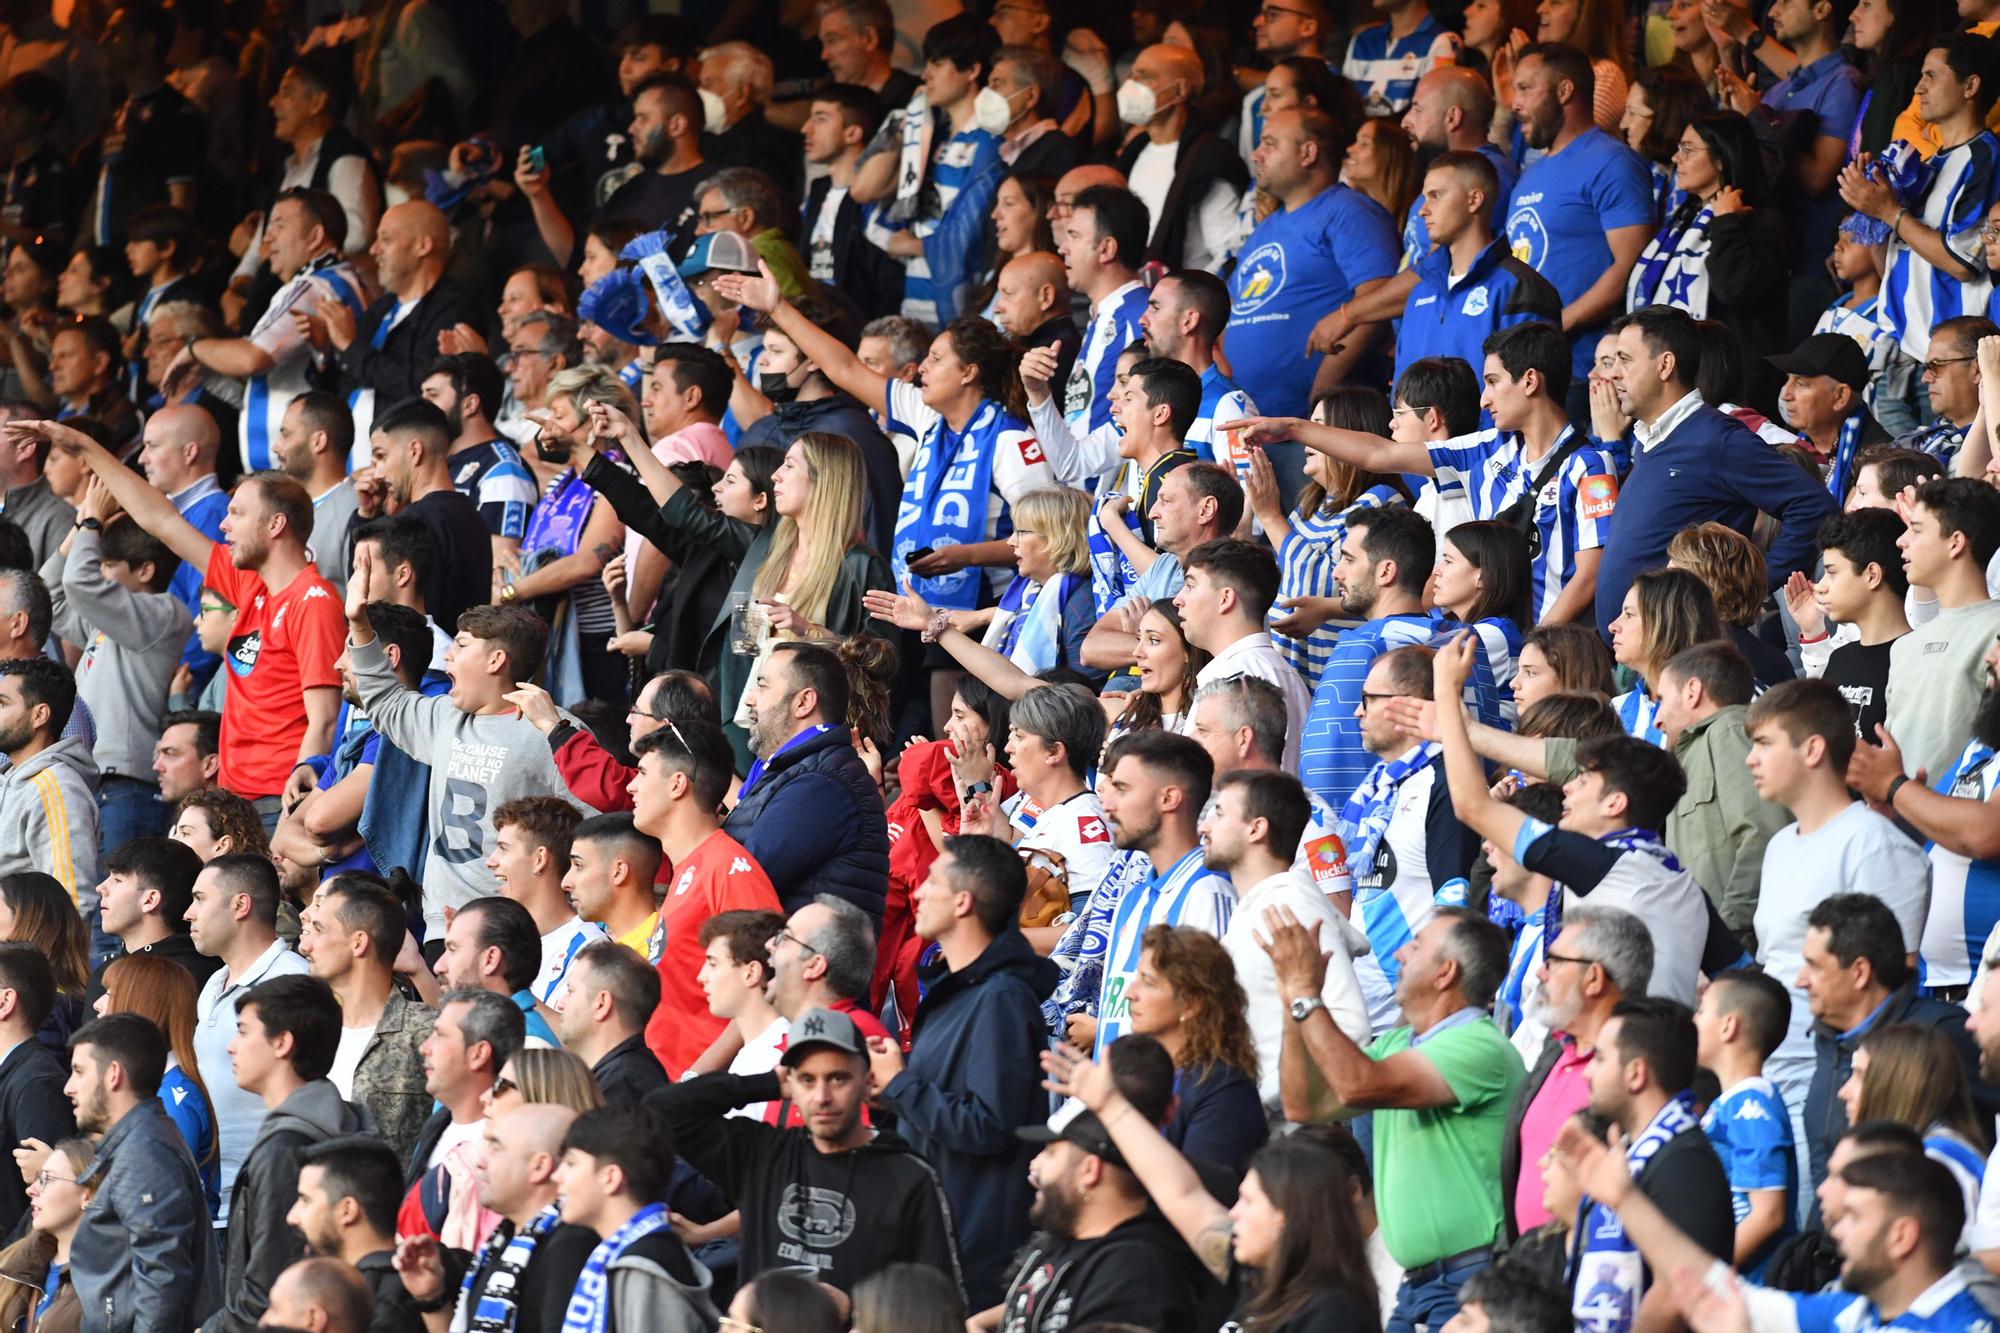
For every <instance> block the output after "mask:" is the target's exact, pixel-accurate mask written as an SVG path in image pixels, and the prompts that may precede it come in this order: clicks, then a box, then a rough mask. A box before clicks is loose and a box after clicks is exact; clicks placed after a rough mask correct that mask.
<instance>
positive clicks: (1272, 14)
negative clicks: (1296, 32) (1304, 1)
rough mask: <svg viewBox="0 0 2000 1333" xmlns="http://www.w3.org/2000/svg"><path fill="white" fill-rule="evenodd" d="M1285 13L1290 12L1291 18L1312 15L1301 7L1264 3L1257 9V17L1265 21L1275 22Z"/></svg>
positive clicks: (1304, 17) (1305, 17)
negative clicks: (1292, 7)
mask: <svg viewBox="0 0 2000 1333" xmlns="http://www.w3.org/2000/svg"><path fill="white" fill-rule="evenodd" d="M1287 14H1290V15H1291V16H1292V17H1293V18H1300V19H1309V18H1311V17H1312V15H1311V14H1310V13H1308V12H1307V11H1305V10H1303V9H1286V8H1284V7H1282V6H1280V5H1265V6H1264V7H1263V8H1262V9H1260V10H1258V11H1257V17H1258V18H1260V19H1262V20H1264V22H1266V23H1276V22H1277V21H1278V20H1279V19H1281V18H1283V17H1284V16H1285V15H1287Z"/></svg>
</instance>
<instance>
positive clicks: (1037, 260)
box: [1004, 250, 1069, 300]
mask: <svg viewBox="0 0 2000 1333" xmlns="http://www.w3.org/2000/svg"><path fill="white" fill-rule="evenodd" d="M1004 271H1005V272H1006V273H1007V274H1010V275H1011V276H1012V277H1014V278H1015V279H1016V280H1017V281H1020V282H1025V283H1027V284H1029V285H1030V286H1034V287H1039V286H1041V285H1042V284H1044V283H1048V284H1051V285H1053V286H1054V287H1055V289H1056V292H1057V294H1058V295H1060V296H1062V297H1063V298H1064V299H1065V300H1066V299H1068V296H1069V286H1068V279H1066V278H1065V277H1064V276H1063V262H1062V256H1061V255H1058V254H1052V253H1050V252H1049V251H1047V250H1030V251H1028V253H1026V254H1024V255H1016V256H1014V258H1012V259H1010V260H1008V261H1007V264H1006V268H1005V270H1004Z"/></svg>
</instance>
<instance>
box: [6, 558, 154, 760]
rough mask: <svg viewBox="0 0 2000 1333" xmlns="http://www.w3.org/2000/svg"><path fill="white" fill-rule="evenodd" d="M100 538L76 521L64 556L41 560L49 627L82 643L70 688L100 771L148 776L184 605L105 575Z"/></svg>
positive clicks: (73, 640)
mask: <svg viewBox="0 0 2000 1333" xmlns="http://www.w3.org/2000/svg"><path fill="white" fill-rule="evenodd" d="M103 559H104V546H103V539H102V538H101V537H100V536H99V535H98V534H97V533H96V532H94V531H92V530H91V529H89V528H78V529H77V532H76V540H75V541H74V542H72V543H71V544H70V552H69V556H68V558H67V561H65V558H64V556H63V555H62V553H61V552H60V551H58V552H57V553H56V554H55V555H54V556H52V557H50V559H49V562H48V563H47V564H45V565H43V566H42V582H44V583H46V584H48V585H49V589H50V592H51V594H52V596H53V598H54V601H55V632H56V633H57V634H59V635H61V636H62V637H63V638H65V639H67V640H69V641H70V642H71V643H73V644H76V645H77V646H78V647H80V648H82V649H83V660H82V661H80V662H78V663H77V666H76V689H77V695H78V697H79V698H81V699H82V700H83V701H84V702H85V703H86V704H88V705H89V706H90V712H91V716H92V717H94V718H96V719H97V746H96V748H95V749H94V750H93V751H92V754H93V755H95V756H96V759H97V765H98V768H99V769H100V770H101V771H102V772H104V773H105V774H107V775H108V774H116V775H117V776H119V777H125V778H136V779H137V780H138V781H140V782H147V783H150V782H153V781H154V778H153V746H154V745H155V744H157V743H158V742H159V739H160V719H161V718H162V717H164V716H165V715H166V709H167V691H168V687H169V686H170V685H172V683H173V679H174V668H175V667H177V666H179V665H180V661H181V652H182V650H183V649H185V648H186V647H187V637H188V611H187V605H186V604H185V603H184V602H182V601H181V599H180V598H178V597H176V596H174V595H173V594H172V593H170V592H133V591H132V590H131V589H129V588H125V587H122V586H120V585H119V584H116V583H113V582H112V581H111V580H110V579H108V578H106V577H104V571H103V569H102V568H101V567H100V562H101V561H102V560H103Z"/></svg>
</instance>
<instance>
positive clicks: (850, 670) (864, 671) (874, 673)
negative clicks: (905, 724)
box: [833, 634, 899, 755]
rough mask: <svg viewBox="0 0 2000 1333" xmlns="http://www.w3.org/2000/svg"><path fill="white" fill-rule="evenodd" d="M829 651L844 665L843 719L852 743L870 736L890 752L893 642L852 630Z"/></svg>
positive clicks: (895, 665) (896, 660) (895, 663)
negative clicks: (844, 711) (845, 706)
mask: <svg viewBox="0 0 2000 1333" xmlns="http://www.w3.org/2000/svg"><path fill="white" fill-rule="evenodd" d="M833 651H834V655H835V656H837V657H838V658H840V664H841V665H842V666H843V667H845V668H847V717H846V722H847V725H848V726H850V727H852V728H853V729H854V741H855V744H857V745H859V744H860V743H861V742H862V741H864V740H871V741H874V742H875V748H876V749H877V750H879V751H880V752H881V753H882V754H884V755H890V754H892V753H893V752H894V751H895V748H896V730H895V724H894V720H893V718H892V716H891V714H890V711H889V690H890V687H891V686H892V685H894V684H895V680H896V671H897V668H898V666H899V658H898V655H897V652H896V645H895V644H893V643H891V642H889V641H888V640H887V639H883V638H879V637H877V636H876V635H873V634H853V635H849V636H848V637H847V638H845V639H842V640H841V641H840V642H839V643H837V644H835V645H834V646H833Z"/></svg>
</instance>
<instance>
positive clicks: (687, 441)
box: [653, 421, 736, 471]
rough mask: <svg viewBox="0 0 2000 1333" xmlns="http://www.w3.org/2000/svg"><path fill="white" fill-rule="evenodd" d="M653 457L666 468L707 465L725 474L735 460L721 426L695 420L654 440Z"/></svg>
mask: <svg viewBox="0 0 2000 1333" xmlns="http://www.w3.org/2000/svg"><path fill="white" fill-rule="evenodd" d="M653 457H655V458H657V459H659V460H660V461H661V462H662V463H665V464H667V465H668V466H672V465H673V464H675V463H707V464H709V465H711V466H713V467H719V468H722V469H724V470H725V471H727V470H728V467H729V461H730V460H731V459H733V458H735V457H736V451H735V450H734V449H731V448H730V447H729V437H728V436H727V435H724V434H723V433H722V427H720V426H718V425H715V424H714V423H712V422H708V421H697V422H695V423H694V424H693V425H691V426H684V427H682V428H681V429H680V430H677V431H675V432H674V433H673V434H672V435H668V436H665V437H663V438H661V439H658V440H655V441H654V442H653Z"/></svg>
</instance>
